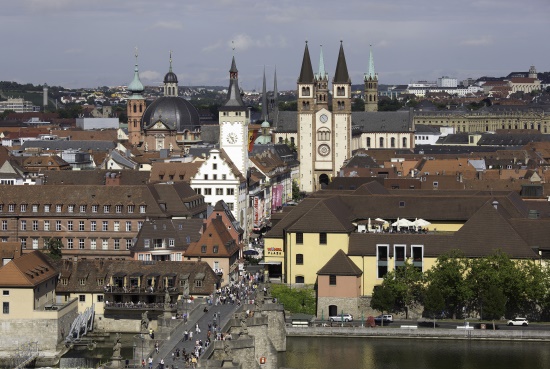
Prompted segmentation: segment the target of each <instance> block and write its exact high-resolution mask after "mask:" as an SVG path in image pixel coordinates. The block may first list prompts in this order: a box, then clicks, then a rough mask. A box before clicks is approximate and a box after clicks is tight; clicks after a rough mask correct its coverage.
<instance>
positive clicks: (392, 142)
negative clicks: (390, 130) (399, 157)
mask: <svg viewBox="0 0 550 369" xmlns="http://www.w3.org/2000/svg"><path fill="white" fill-rule="evenodd" d="M390 143H391V147H395V137H392V138H391V139H390Z"/></svg>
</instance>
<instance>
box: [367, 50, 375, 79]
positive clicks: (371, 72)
mask: <svg viewBox="0 0 550 369" xmlns="http://www.w3.org/2000/svg"><path fill="white" fill-rule="evenodd" d="M365 79H371V80H374V79H378V78H377V75H376V72H375V71H374V57H373V56H372V45H370V51H369V71H368V73H367V74H366V75H365Z"/></svg>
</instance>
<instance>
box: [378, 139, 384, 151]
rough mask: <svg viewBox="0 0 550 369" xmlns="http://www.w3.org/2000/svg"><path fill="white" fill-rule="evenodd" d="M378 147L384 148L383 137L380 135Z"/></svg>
mask: <svg viewBox="0 0 550 369" xmlns="http://www.w3.org/2000/svg"><path fill="white" fill-rule="evenodd" d="M379 147H380V148H384V137H380V145H379Z"/></svg>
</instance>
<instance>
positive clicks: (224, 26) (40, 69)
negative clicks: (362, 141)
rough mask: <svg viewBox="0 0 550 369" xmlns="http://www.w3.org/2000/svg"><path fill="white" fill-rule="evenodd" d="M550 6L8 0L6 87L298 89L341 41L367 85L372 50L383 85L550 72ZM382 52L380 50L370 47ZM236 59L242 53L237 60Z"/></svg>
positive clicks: (542, 2)
mask: <svg viewBox="0 0 550 369" xmlns="http://www.w3.org/2000/svg"><path fill="white" fill-rule="evenodd" d="M549 15H550V0H523V1H517V0H414V1H413V0H385V1H380V0H376V1H373V0H336V1H335V0H333V1H327V0H300V1H296V0H132V1H130V0H17V1H14V0H0V35H2V44H3V45H2V52H1V53H0V80H3V81H16V82H19V83H33V84H42V83H47V84H49V85H58V86H64V87H67V88H79V87H97V86H105V85H106V86H118V85H127V84H128V83H130V81H131V80H132V77H133V68H134V63H135V57H134V53H135V51H134V49H135V47H137V48H138V54H139V56H138V64H139V70H140V77H141V80H142V82H143V83H144V84H146V85H159V84H160V83H161V82H162V79H163V77H164V74H166V72H168V67H169V53H170V50H171V51H172V59H173V64H172V65H173V71H174V72H175V73H176V74H177V76H178V79H179V85H180V86H200V85H210V86H226V85H228V78H229V72H228V71H229V67H230V65H231V57H232V56H233V55H234V56H235V60H236V62H237V67H238V69H239V84H240V86H241V87H242V88H244V89H245V90H252V89H256V90H261V88H262V73H263V69H264V67H265V70H266V76H267V77H266V78H267V81H268V82H267V85H268V86H267V87H268V89H272V88H273V87H272V86H273V72H274V70H275V68H276V69H277V81H278V87H279V90H286V89H295V88H296V81H297V78H298V76H299V73H300V67H301V63H302V57H303V52H304V46H305V41H306V40H307V41H308V45H309V50H310V53H311V59H312V62H313V69H314V71H317V69H318V64H319V52H320V49H321V46H320V45H323V46H322V49H323V54H324V60H325V67H326V70H327V72H328V74H329V78H332V76H333V75H334V70H335V68H336V59H337V55H338V48H339V46H340V41H343V45H344V51H345V54H346V60H347V65H348V70H349V74H350V77H351V80H352V83H353V84H360V83H362V80H363V75H364V73H365V72H367V70H368V57H369V48H371V47H372V52H373V55H374V63H375V69H376V72H377V73H378V75H379V83H381V84H406V83H409V82H412V81H418V80H430V81H435V80H436V79H437V78H438V77H442V76H449V77H453V78H458V79H459V80H463V79H465V78H468V77H471V78H478V77H481V76H495V77H498V76H506V75H507V74H508V73H510V72H512V71H527V70H529V66H531V65H534V66H535V67H536V68H537V71H539V72H544V71H550V45H549V44H550V42H549V40H548V34H549V32H550V16H549ZM370 45H372V46H370ZM233 49H234V50H233Z"/></svg>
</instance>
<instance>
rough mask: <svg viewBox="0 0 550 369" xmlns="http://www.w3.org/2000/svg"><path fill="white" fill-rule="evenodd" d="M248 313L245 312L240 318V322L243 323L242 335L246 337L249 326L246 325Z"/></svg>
mask: <svg viewBox="0 0 550 369" xmlns="http://www.w3.org/2000/svg"><path fill="white" fill-rule="evenodd" d="M247 315H248V314H247V313H246V312H245V311H243V312H242V313H241V317H240V321H241V335H243V336H246V335H248V326H247V325H246V318H247Z"/></svg>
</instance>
